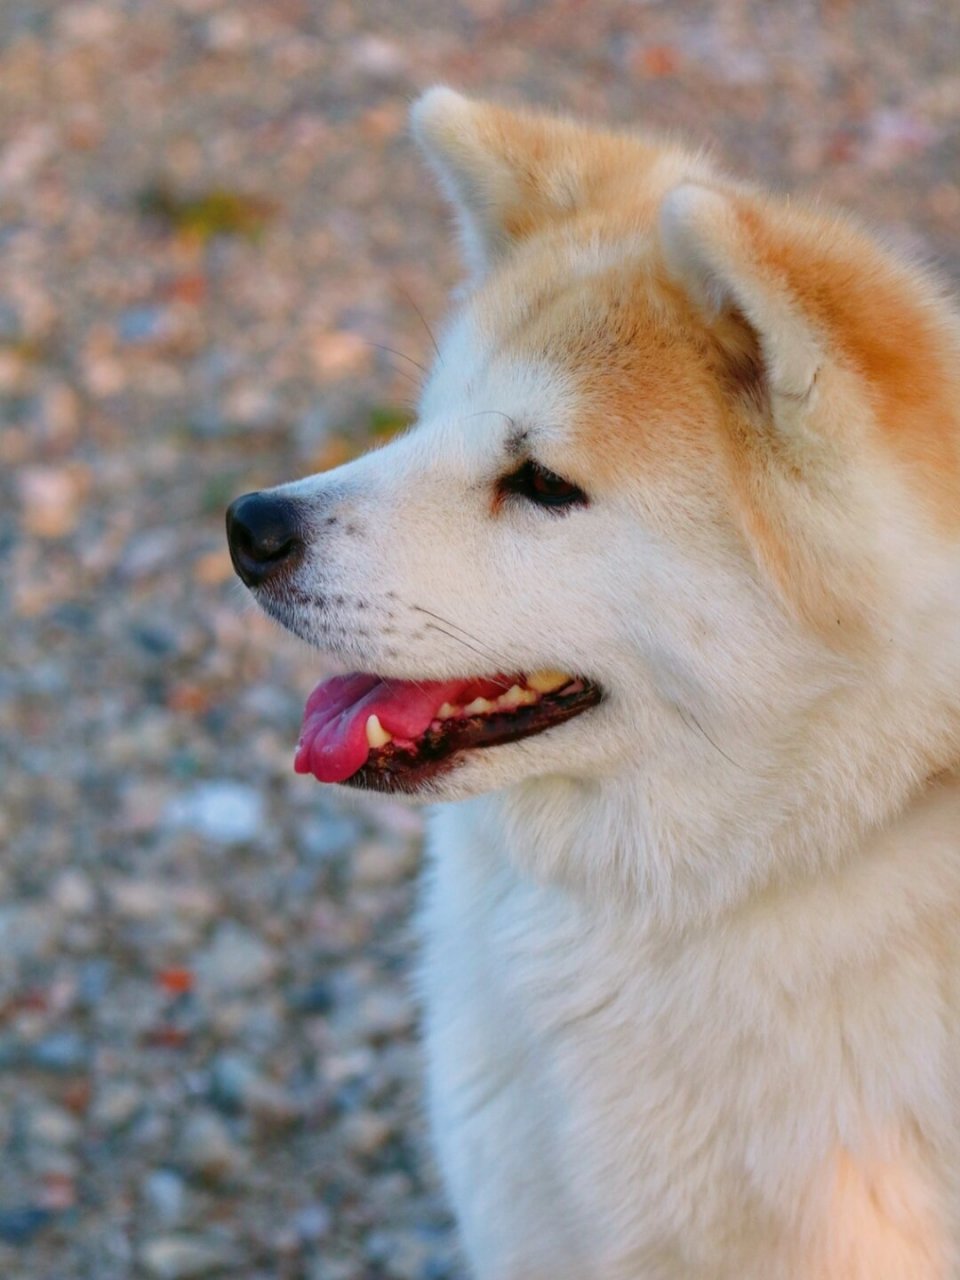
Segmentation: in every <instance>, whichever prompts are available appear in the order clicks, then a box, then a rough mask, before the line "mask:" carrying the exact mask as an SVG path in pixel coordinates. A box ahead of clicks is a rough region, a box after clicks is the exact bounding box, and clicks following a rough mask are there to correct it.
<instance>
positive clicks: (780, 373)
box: [660, 183, 826, 425]
mask: <svg viewBox="0 0 960 1280" xmlns="http://www.w3.org/2000/svg"><path fill="white" fill-rule="evenodd" d="M745 199H746V198H744V199H741V198H740V197H739V196H738V195H736V194H729V195H728V194H722V193H721V192H719V191H716V190H714V189H712V188H710V187H705V186H700V185H697V184H694V183H685V184H684V185H683V186H680V187H676V188H675V189H674V190H673V191H671V192H670V193H669V194H668V195H667V196H666V198H665V199H664V201H663V204H662V206H661V210H660V237H661V244H662V247H663V256H664V261H665V264H666V267H667V271H668V272H669V274H670V275H671V276H672V277H673V279H674V280H675V281H676V282H677V283H678V284H679V285H680V286H681V288H682V289H683V290H684V292H685V293H686V295H687V297H688V298H689V299H690V301H691V302H692V303H693V304H694V305H695V306H696V307H697V308H698V309H699V310H700V312H701V313H702V314H703V316H704V318H705V319H706V320H707V322H708V324H714V325H716V326H717V328H718V331H720V330H722V327H723V322H724V320H725V319H729V318H730V317H731V316H732V317H736V318H738V319H739V321H740V324H741V325H744V324H745V325H746V326H748V327H749V329H750V330H751V332H752V334H753V336H754V338H755V342H756V345H757V346H758V347H759V355H760V360H761V363H762V376H763V379H764V384H765V386H764V390H765V391H766V392H767V394H768V395H769V396H770V399H771V401H772V408H773V413H774V418H775V419H778V418H779V419H781V420H783V425H786V423H787V422H794V423H795V422H796V421H797V418H798V414H799V413H800V411H801V410H802V409H804V408H810V407H812V406H811V399H812V396H813V390H814V384H815V382H816V378H817V374H818V373H819V371H820V368H821V367H822V365H823V363H824V360H825V358H826V353H825V349H824V345H823V339H822V337H821V336H820V335H819V334H818V333H817V331H816V327H815V323H814V322H813V321H812V319H811V318H810V317H809V316H807V315H805V314H804V312H803V310H802V307H801V304H800V300H799V298H798V297H797V296H796V295H795V294H794V292H793V290H792V288H791V282H790V280H789V279H788V278H787V276H786V274H785V273H784V272H783V270H782V266H781V265H778V263H777V261H776V258H777V256H778V255H777V254H775V253H774V254H771V253H769V252H767V250H768V249H769V246H768V245H766V244H765V243H764V241H763V238H762V236H760V235H759V234H758V228H759V223H760V219H759V218H758V216H757V211H756V210H755V209H753V208H752V206H750V205H749V204H748V203H744V200H745ZM728 332H729V328H728Z"/></svg>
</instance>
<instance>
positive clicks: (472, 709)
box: [463, 698, 493, 716]
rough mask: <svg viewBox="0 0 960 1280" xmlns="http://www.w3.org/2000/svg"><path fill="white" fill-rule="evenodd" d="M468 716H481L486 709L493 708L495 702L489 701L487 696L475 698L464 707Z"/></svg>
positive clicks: (490, 709)
mask: <svg viewBox="0 0 960 1280" xmlns="http://www.w3.org/2000/svg"><path fill="white" fill-rule="evenodd" d="M463 709H464V711H465V712H466V713H467V715H468V716H480V715H483V713H484V712H485V711H492V710H493V703H492V702H488V701H487V700H486V698H474V700H473V701H472V702H471V703H470V705H469V706H466V707H464V708H463Z"/></svg>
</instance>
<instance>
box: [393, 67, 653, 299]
mask: <svg viewBox="0 0 960 1280" xmlns="http://www.w3.org/2000/svg"><path fill="white" fill-rule="evenodd" d="M411 123H412V127H413V134H414V137H415V138H416V140H417V142H418V143H419V144H420V147H421V148H422V150H423V151H424V153H425V154H426V157H427V159H428V161H429V162H430V164H431V166H432V168H433V169H434V171H435V172H436V174H437V176H438V177H439V179H440V183H441V186H442V187H443V189H444V192H445V194H446V195H447V196H448V198H449V199H450V201H451V203H452V204H453V207H454V209H455V211H456V213H457V218H458V221H459V224H460V231H461V236H462V240H463V245H464V250H465V255H466V259H467V264H468V266H469V267H470V269H471V271H472V272H473V274H474V275H475V276H481V275H483V274H484V273H485V272H486V271H487V270H488V269H489V268H490V266H491V265H492V264H493V263H494V262H495V261H496V260H497V259H498V258H499V257H501V256H502V255H503V254H504V253H506V252H507V251H508V249H509V248H510V246H511V245H512V244H515V243H516V242H517V241H518V240H521V239H523V238H524V237H525V236H527V235H530V234H532V233H533V232H535V231H536V230H538V229H539V228H541V227H543V226H544V225H546V224H547V223H548V222H550V221H556V220H559V219H562V218H563V217H565V216H569V215H570V214H572V213H575V212H576V211H577V210H578V209H581V208H583V207H584V206H585V204H586V203H587V202H588V200H589V199H590V198H591V196H595V195H596V192H597V189H598V187H602V186H603V184H604V182H605V181H606V180H607V179H608V178H609V177H610V176H611V175H612V174H616V173H617V172H620V173H622V172H623V168H624V163H630V162H632V163H633V165H634V166H636V165H637V163H638V161H639V162H641V163H642V161H643V159H644V157H645V155H646V154H648V153H649V154H652V153H653V148H652V147H647V146H645V145H644V144H643V143H642V142H640V141H638V140H635V139H632V138H628V137H625V136H617V135H611V134H604V133H600V132H596V131H593V130H590V129H586V128H583V127H582V126H580V125H576V124H573V123H571V122H570V121H567V120H560V119H554V118H552V117H550V116H541V115H536V114H533V113H530V112H526V111H512V110H509V109H507V108H505V107H499V106H496V105H494V104H493V103H489V102H475V101H471V100H470V99H469V98H465V97H463V96H462V95H461V94H459V93H456V92H455V91H454V90H453V89H447V88H445V87H443V86H438V87H437V88H434V89H429V90H428V91H427V92H426V93H425V94H424V95H423V97H422V98H420V100H419V101H418V102H416V103H415V104H414V107H413V111H412V114H411Z"/></svg>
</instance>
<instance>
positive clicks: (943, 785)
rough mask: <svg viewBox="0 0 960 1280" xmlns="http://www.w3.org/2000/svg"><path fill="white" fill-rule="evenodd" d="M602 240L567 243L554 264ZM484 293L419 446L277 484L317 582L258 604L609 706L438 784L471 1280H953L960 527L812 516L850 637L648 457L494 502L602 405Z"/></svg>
mask: <svg viewBox="0 0 960 1280" xmlns="http://www.w3.org/2000/svg"><path fill="white" fill-rule="evenodd" d="M681 204H682V202H681ZM689 213H690V210H689V209H688V208H687V207H686V205H683V207H680V206H679V205H678V207H677V208H674V209H673V210H672V212H671V213H670V217H671V218H672V219H673V221H672V223H671V226H672V227H673V231H674V233H675V239H676V242H677V245H678V246H679V247H678V248H677V249H676V252H677V254H678V255H679V256H680V257H681V258H682V257H683V253H684V252H687V261H688V265H689V261H690V260H691V259H690V254H691V253H692V252H693V251H692V250H689V251H688V250H687V249H685V247H684V246H688V240H686V239H684V236H685V235H686V230H684V227H685V225H686V224H685V223H684V222H683V219H684V218H685V217H687V215H688V214H689ZM677 228H680V229H679V230H677ZM589 261H590V258H589V254H586V255H585V254H584V253H583V252H582V251H580V252H578V251H577V250H576V248H575V247H573V246H571V248H570V254H569V259H568V260H567V261H566V262H564V261H560V262H558V264H557V271H558V275H560V276H562V274H563V272H564V271H565V270H569V271H573V272H578V273H580V274H584V273H587V272H589V270H590V266H589ZM698 262H699V259H696V261H694V267H696V266H697V263H698ZM596 270H597V271H598V272H601V271H602V270H604V261H603V255H602V254H599V255H598V256H597V258H596ZM488 303H489V299H488V298H485V297H484V294H483V290H482V289H481V291H480V294H479V295H478V297H477V298H476V300H474V301H472V302H469V303H468V304H467V305H466V307H465V308H464V310H463V311H462V312H461V314H460V315H459V317H457V318H456V319H455V321H454V322H453V323H452V325H451V326H450V327H449V329H448V332H447V335H446V337H445V339H444V340H443V342H442V343H441V351H440V359H439V362H438V365H437V369H436V371H435V373H434V375H433V378H432V380H431V382H430V384H429V385H428V387H427V389H426V392H425V395H424V400H423V412H422V418H421V422H420V424H419V425H418V427H417V428H416V430H415V431H414V432H412V433H411V434H409V435H407V436H405V437H404V438H403V439H401V440H400V441H398V442H396V443H394V444H392V445H390V446H389V447H387V448H384V449H381V450H380V451H378V452H375V453H373V454H371V455H368V456H366V457H364V458H362V459H360V460H359V461H357V462H355V463H352V464H350V465H349V466H347V467H344V468H341V469H340V470H338V471H336V472H334V473H332V474H331V475H329V476H322V477H314V478H312V479H310V480H308V481H303V482H300V483H299V484H297V485H292V486H287V487H286V488H285V490H284V492H285V493H287V494H288V495H290V496H293V497H296V498H297V499H298V500H299V501H301V502H302V503H303V504H304V505H305V506H306V508H307V509H308V510H309V511H310V513H311V518H312V520H313V521H314V527H315V531H316V532H315V537H314V539H313V547H312V553H311V556H312V558H311V559H310V560H309V561H308V562H307V564H306V565H305V566H304V567H303V569H301V570H300V571H299V574H298V577H297V584H298V587H299V589H300V591H301V592H307V593H308V594H313V595H315V596H316V597H317V600H318V603H317V604H316V605H315V606H310V605H308V604H305V603H304V601H303V599H302V598H300V599H298V600H296V601H294V600H293V599H292V598H290V597H285V596H284V595H283V592H282V590H279V589H278V591H277V592H276V593H275V594H273V595H270V594H269V592H261V598H262V600H263V603H264V604H265V606H266V607H267V608H268V609H270V611H271V612H272V613H274V614H275V615H276V616H278V617H280V618H281V619H282V620H283V621H284V622H285V623H286V624H287V625H288V626H291V627H292V628H293V629H295V630H296V631H298V632H299V633H300V634H301V635H303V636H305V637H306V638H307V639H309V640H310V641H312V642H313V643H315V644H318V645H319V646H321V647H323V648H324V649H326V650H329V651H331V652H334V653H336V654H338V655H339V656H340V657H342V658H343V659H344V661H346V662H348V663H349V664H350V665H352V666H354V667H357V668H360V669H364V670H375V671H377V672H379V673H381V674H383V675H388V676H397V677H403V678H414V679H416V678H425V679H439V678H448V677H454V676H464V675H474V674H475V675H482V674H487V673H489V672H491V671H496V670H511V671H520V670H526V671H530V670H534V669H537V668H543V667H559V668H561V669H564V670H572V671H577V672H582V673H585V674H587V675H589V676H590V677H591V678H594V679H596V680H597V681H599V682H600V683H601V685H602V686H603V687H604V689H605V690H606V691H607V695H608V696H607V698H606V700H605V701H604V703H603V704H602V705H601V706H600V707H598V708H596V709H595V710H593V711H591V712H589V713H587V714H586V715H584V716H582V717H580V718H578V719H575V720H573V721H570V722H569V723H567V724H565V725H563V726H561V727H559V728H556V729H554V730H551V731H549V732H547V733H545V734H543V735H541V736H537V737H532V738H528V739H525V740H523V741H520V742H517V743H513V744H509V745H505V746H500V747H496V748H492V749H487V750H482V751H477V752H474V753H473V754H472V755H471V756H469V758H467V759H466V760H465V761H464V762H463V763H462V766H461V767H460V768H458V769H456V770H455V771H453V772H452V773H450V774H448V775H446V776H445V777H444V778H443V779H441V780H440V782H438V783H437V785H436V787H435V789H434V791H433V793H432V795H431V797H428V798H434V799H439V800H444V801H450V800H458V801H460V803H458V804H450V803H446V804H443V805H442V806H441V807H440V808H439V809H438V810H437V812H436V813H435V814H434V815H433V818H432V824H431V835H430V842H429V870H428V876H427V887H426V896H425V901H424V909H423V926H424V934H425V939H426V941H425V953H424V959H423V970H422V975H423V976H422V982H423V991H424V996H425V1002H426V1041H427V1052H428V1058H429V1096H430V1113H431V1118H432V1124H433V1131H434V1134H435V1138H436V1143H437V1149H438V1152H439V1157H440V1163H441V1167H442V1170H443V1173H444V1176H445V1179H446V1182H447V1185H448V1187H449V1190H450V1195H451V1198H452V1201H453V1205H454V1207H455V1209H456V1212H457V1215H458V1218H459V1221H460V1224H461V1227H462V1231H463V1239H464V1243H465V1247H466V1250H467V1253H468V1256H469V1258H470V1261H471V1264H472V1267H473V1269H474V1271H475V1274H476V1276H477V1277H478V1278H479V1280H681V1278H684V1280H686V1278H690V1277H695V1278H696V1280H814V1278H816V1280H946V1278H947V1277H951V1276H953V1277H955V1276H958V1275H960V1261H958V1244H960V1201H958V1193H960V1187H958V1185H957V1184H958V1173H960V1043H958V1031H960V981H958V979H960V931H958V921H960V785H958V782H957V778H956V775H954V774H952V773H949V772H943V771H942V770H943V768H944V765H945V764H949V763H950V762H951V761H952V760H955V759H956V755H955V752H956V747H957V740H958V722H960V698H958V691H960V639H958V637H960V560H958V556H957V553H956V548H955V547H951V546H949V545H947V543H946V542H945V540H944V539H943V538H941V537H940V536H939V535H935V534H934V533H932V532H930V531H929V530H927V529H926V526H925V525H924V523H923V521H921V520H920V519H919V517H918V516H917V515H916V512H915V510H914V507H913V506H912V503H911V498H910V496H909V493H908V490H907V487H906V486H905V485H904V484H903V483H902V482H901V480H900V479H899V478H898V477H897V476H896V475H895V474H894V472H893V468H892V467H890V468H886V469H885V467H884V465H883V464H882V463H881V462H880V461H878V460H877V459H874V460H873V461H872V463H871V469H870V472H869V478H868V479H865V478H863V477H857V476H856V475H854V476H853V478H851V479H850V481H849V486H850V487H849V493H850V494H851V495H853V497H851V501H853V498H855V499H856V503H857V504H858V505H857V508H856V509H857V512H858V513H859V514H858V518H857V520H856V521H854V520H853V518H852V517H851V521H850V526H851V527H850V529H849V531H847V530H846V529H845V527H844V519H845V516H844V512H843V510H842V509H841V508H842V506H843V504H842V503H841V504H839V505H838V508H837V510H836V512H835V520H836V523H835V525H834V526H830V527H829V528H828V527H827V525H826V524H824V522H825V521H826V520H827V516H825V515H823V514H817V516H816V518H817V519H818V520H820V522H821V525H822V526H823V529H822V532H823V536H824V539H825V544H826V542H827V541H828V540H829V536H833V537H834V538H836V539H839V540H840V542H842V541H843V540H844V539H847V538H848V534H849V539H850V540H851V541H853V542H855V541H856V538H858V537H867V540H868V541H870V550H871V555H872V556H873V558H874V562H875V567H876V576H877V581H878V582H879V583H880V587H879V588H878V594H877V597H876V599H877V600H878V601H879V602H880V604H879V605H878V606H877V607H879V608H881V609H882V622H881V625H880V628H879V630H878V632H877V635H878V636H879V640H878V642H877V643H872V644H869V645H865V646H862V647H859V648H857V647H854V648H853V649H851V650H850V651H849V652H846V653H844V652H842V651H837V650H835V649H833V648H831V647H830V646H828V645H827V644H825V643H824V642H823V640H822V639H821V638H819V637H818V636H817V635H816V634H815V632H814V631H812V630H811V629H810V628H808V627H807V626H805V625H804V624H802V623H801V622H799V621H797V620H795V619H793V618H792V617H790V616H789V614H788V612H787V611H786V610H785V609H784V607H783V605H782V603H781V602H780V600H779V598H778V596H777V593H776V592H775V591H774V590H772V589H771V588H770V587H769V586H768V585H767V584H765V583H764V582H763V580H762V577H761V576H760V575H759V574H758V572H757V569H756V566H754V565H753V564H752V563H751V562H750V561H749V559H748V558H747V557H745V556H744V555H743V552H742V548H741V547H740V546H739V545H738V544H737V543H736V541H735V540H734V539H732V538H731V539H730V540H724V539H723V538H722V537H718V536H717V535H716V533H715V531H713V526H710V528H711V533H710V536H704V535H702V533H701V532H700V531H699V529H700V526H698V524H697V520H696V518H695V516H696V512H695V511H693V509H694V507H695V499H694V496H693V495H694V488H693V487H691V489H690V492H686V491H683V492H679V491H677V492H670V493H666V492H664V493H659V494H658V493H656V492H655V491H653V490H651V488H650V485H649V484H648V483H647V482H646V479H645V478H644V477H641V476H638V475H636V474H632V473H630V471H629V470H627V472H626V474H625V475H624V477H623V480H622V484H621V486H620V488H619V490H618V491H617V492H616V493H614V494H612V495H609V496H606V497H605V498H604V499H603V500H602V501H596V502H594V503H593V504H592V505H591V506H590V507H589V508H587V509H585V510H582V511H574V512H571V513H570V514H569V515H567V516H564V517H557V516H555V515H551V514H549V513H545V512H542V511H537V510H535V509H530V508H528V507H524V506H523V505H522V504H517V503H514V504H508V505H507V507H506V508H505V509H504V510H503V511H502V512H501V513H500V514H499V515H498V516H496V517H494V516H493V515H492V514H491V505H490V495H491V492H492V487H493V485H494V483H495V480H496V477H497V476H498V475H499V474H501V473H502V472H503V471H504V469H505V467H506V466H507V459H506V455H505V452H504V450H505V442H506V441H507V440H508V438H509V437H510V434H511V431H512V430H514V429H515V427H516V425H517V424H521V425H522V426H523V427H526V428H528V429H529V430H530V442H531V448H532V450H533V452H534V453H535V454H536V456H538V458H540V460H541V461H542V462H543V463H544V464H545V465H546V466H549V467H553V468H555V469H556V470H558V471H560V472H563V470H564V459H565V454H564V449H565V447H566V441H567V438H568V436H569V435H570V433H571V432H572V431H573V430H574V427H575V424H576V422H577V419H578V413H579V411H580V409H581V408H582V406H581V404H580V402H579V400H578V395H579V393H578V392H577V390H576V389H575V383H574V381H573V380H572V379H571V377H570V371H568V370H564V369H563V368H562V367H560V366H557V365H551V364H550V362H549V361H547V360H546V359H544V360H539V361H537V360H530V359H520V358H518V357H516V356H511V355H509V354H507V353H506V352H505V351H504V349H503V348H502V347H501V345H500V343H499V342H498V339H497V328H498V324H499V323H500V322H501V321H503V320H504V317H500V316H497V315H496V314H491V311H490V309H489V305H488ZM764 314H765V315H768V317H769V324H770V325H771V326H772V327H773V328H774V329H776V328H777V326H778V324H779V320H778V319H777V315H778V312H777V307H776V306H775V305H774V304H773V303H771V304H770V308H769V310H768V312H766V313H764ZM518 316H521V318H522V315H521V313H518V314H517V315H512V316H510V317H509V318H508V319H509V323H510V325H515V324H516V323H517V321H518ZM780 331H781V336H782V326H781V330H780ZM794 354H795V353H794ZM788 355H789V352H787V351H786V350H785V351H784V364H783V366H782V367H784V368H787V367H788V362H787V356H788ZM816 358H817V359H818V360H819V358H820V357H819V355H817V357H816ZM811 359H812V357H811ZM804 360H806V357H804ZM807 363H809V362H807ZM811 367H812V366H811ZM828 392H829V386H828ZM824 394H827V393H825V392H821V395H824ZM694 480H696V484H697V485H700V486H701V487H703V486H704V485H705V484H706V481H705V480H704V479H703V478H702V477H696V478H694V477H691V486H693V485H694ZM704 501H705V502H706V501H709V499H708V498H704ZM691 511H693V514H691ZM864 512H868V513H872V514H869V516H868V518H867V524H866V525H864V515H863V513H864ZM330 520H333V521H334V522H335V523H333V524H328V523H327V522H328V521H330ZM865 527H866V528H867V529H873V531H874V532H873V534H871V535H869V537H868V536H867V535H865V534H864V533H863V529H864V528H865ZM839 544H840V543H839V542H838V543H837V545H839ZM361 606H362V607H361ZM361 623H362V628H361V626H360V624H361ZM361 631H362V632H363V633H364V634H361ZM935 775H939V776H935Z"/></svg>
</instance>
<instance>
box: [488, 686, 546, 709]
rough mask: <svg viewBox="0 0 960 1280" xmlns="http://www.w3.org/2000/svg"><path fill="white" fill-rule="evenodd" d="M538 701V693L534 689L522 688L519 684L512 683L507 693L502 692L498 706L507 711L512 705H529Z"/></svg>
mask: <svg viewBox="0 0 960 1280" xmlns="http://www.w3.org/2000/svg"><path fill="white" fill-rule="evenodd" d="M536 701H537V695H536V693H535V692H534V690H533V689H521V688H520V686H519V685H518V684H512V685H511V686H510V688H509V689H508V690H507V692H506V693H501V695H500V697H499V698H498V699H497V706H498V707H502V708H503V709H504V710H505V711H507V710H509V709H510V708H511V707H529V706H530V704H531V703H533V702H536Z"/></svg>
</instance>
